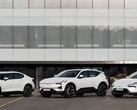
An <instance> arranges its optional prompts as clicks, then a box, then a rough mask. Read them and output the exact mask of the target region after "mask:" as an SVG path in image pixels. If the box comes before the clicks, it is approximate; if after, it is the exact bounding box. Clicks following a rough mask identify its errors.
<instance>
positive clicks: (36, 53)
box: [29, 49, 45, 61]
mask: <svg viewBox="0 0 137 110" xmlns="http://www.w3.org/2000/svg"><path fill="white" fill-rule="evenodd" d="M44 53H45V52H44V49H29V61H44V60H45V58H44Z"/></svg>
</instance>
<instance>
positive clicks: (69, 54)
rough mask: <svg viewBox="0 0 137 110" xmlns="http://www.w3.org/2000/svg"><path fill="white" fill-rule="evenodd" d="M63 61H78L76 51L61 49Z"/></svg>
mask: <svg viewBox="0 0 137 110" xmlns="http://www.w3.org/2000/svg"><path fill="white" fill-rule="evenodd" d="M61 61H76V49H61Z"/></svg>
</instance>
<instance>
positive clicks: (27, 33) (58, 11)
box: [0, 0, 137, 83]
mask: <svg viewBox="0 0 137 110" xmlns="http://www.w3.org/2000/svg"><path fill="white" fill-rule="evenodd" d="M136 64H137V0H0V69H1V70H17V71H22V72H24V73H26V74H29V75H30V76H32V77H34V78H35V79H36V82H37V83H38V81H39V80H40V79H42V78H45V77H51V76H53V75H54V74H56V73H58V72H59V71H61V70H64V69H67V68H99V69H101V70H103V71H105V72H106V73H107V75H108V76H111V75H113V74H115V73H117V72H122V73H123V72H127V71H130V72H131V71H135V70H136V66H137V65H136ZM130 72H129V73H130Z"/></svg>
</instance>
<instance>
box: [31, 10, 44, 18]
mask: <svg viewBox="0 0 137 110" xmlns="http://www.w3.org/2000/svg"><path fill="white" fill-rule="evenodd" d="M44 11H45V10H44V9H29V17H44V15H45V12H44Z"/></svg>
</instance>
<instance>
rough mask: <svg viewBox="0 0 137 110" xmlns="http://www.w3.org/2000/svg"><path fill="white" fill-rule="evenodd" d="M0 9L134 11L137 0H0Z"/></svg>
mask: <svg viewBox="0 0 137 110" xmlns="http://www.w3.org/2000/svg"><path fill="white" fill-rule="evenodd" d="M0 8H38V9H39V8H49V9H50V8H64V9H68V8H72V9H74V8H87V9H89V8H95V9H106V8H114V9H115V8H117V9H121V8H126V9H136V8H137V0H0Z"/></svg>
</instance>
